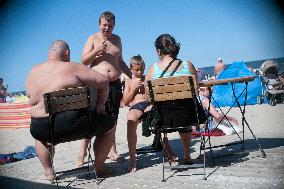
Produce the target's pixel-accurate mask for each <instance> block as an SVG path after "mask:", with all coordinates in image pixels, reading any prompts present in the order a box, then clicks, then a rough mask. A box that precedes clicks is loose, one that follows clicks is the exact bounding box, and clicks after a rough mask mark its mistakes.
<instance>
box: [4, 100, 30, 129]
mask: <svg viewBox="0 0 284 189" xmlns="http://www.w3.org/2000/svg"><path fill="white" fill-rule="evenodd" d="M30 122H31V115H30V105H28V104H27V103H12V104H8V103H0V128H28V127H30Z"/></svg>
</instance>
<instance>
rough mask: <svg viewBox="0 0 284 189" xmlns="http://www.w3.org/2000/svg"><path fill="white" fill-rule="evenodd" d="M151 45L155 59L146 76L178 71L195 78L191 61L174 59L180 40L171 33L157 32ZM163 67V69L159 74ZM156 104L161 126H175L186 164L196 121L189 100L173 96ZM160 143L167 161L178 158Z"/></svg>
mask: <svg viewBox="0 0 284 189" xmlns="http://www.w3.org/2000/svg"><path fill="white" fill-rule="evenodd" d="M155 47H156V52H157V55H158V57H159V62H158V63H154V64H153V65H151V66H150V68H149V71H148V73H147V75H146V80H152V79H157V78H160V77H161V76H162V77H163V78H167V77H171V76H173V77H174V76H182V75H195V77H196V78H197V73H196V70H195V68H194V66H193V64H192V63H191V62H189V61H181V60H179V59H177V55H178V53H179V50H180V44H179V43H177V42H176V40H175V38H174V37H172V36H171V35H169V34H162V35H160V36H159V37H158V38H157V39H156V41H155ZM169 65H170V66H169ZM168 66H169V67H168ZM167 67H168V69H167V71H166V72H165V73H164V74H162V73H163V71H164V70H165V69H166V68H167ZM156 105H157V107H158V111H159V113H160V115H161V127H162V128H164V129H165V128H167V129H168V128H173V129H174V128H175V129H177V130H178V132H179V134H180V138H181V142H182V145H183V151H184V157H183V163H184V164H190V163H191V157H190V152H189V148H190V141H191V125H192V124H194V123H196V122H197V121H196V119H194V118H193V117H194V116H192V114H193V113H195V109H194V106H193V105H194V104H193V101H192V100H190V99H189V100H175V101H167V102H161V104H159V102H158V103H157V104H156ZM181 128H182V129H181ZM166 140H167V139H166ZM164 145H165V150H166V152H167V155H168V158H169V161H176V160H177V159H178V158H177V156H176V155H175V153H173V151H172V150H171V147H170V146H169V145H167V142H166V143H165V144H164Z"/></svg>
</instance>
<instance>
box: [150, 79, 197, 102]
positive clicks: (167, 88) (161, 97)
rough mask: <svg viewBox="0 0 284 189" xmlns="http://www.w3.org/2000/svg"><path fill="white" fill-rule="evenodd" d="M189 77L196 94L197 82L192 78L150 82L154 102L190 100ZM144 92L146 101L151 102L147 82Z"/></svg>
mask: <svg viewBox="0 0 284 189" xmlns="http://www.w3.org/2000/svg"><path fill="white" fill-rule="evenodd" d="M189 77H192V79H193V82H194V89H195V94H196V95H197V94H198V89H197V86H198V85H197V82H196V78H195V77H194V76H179V77H169V78H159V79H154V80H151V85H152V91H153V96H154V101H167V100H177V99H187V98H192V92H191V85H190V83H189ZM145 91H146V95H147V99H148V101H151V98H150V97H151V94H150V89H149V86H148V82H147V81H146V82H145Z"/></svg>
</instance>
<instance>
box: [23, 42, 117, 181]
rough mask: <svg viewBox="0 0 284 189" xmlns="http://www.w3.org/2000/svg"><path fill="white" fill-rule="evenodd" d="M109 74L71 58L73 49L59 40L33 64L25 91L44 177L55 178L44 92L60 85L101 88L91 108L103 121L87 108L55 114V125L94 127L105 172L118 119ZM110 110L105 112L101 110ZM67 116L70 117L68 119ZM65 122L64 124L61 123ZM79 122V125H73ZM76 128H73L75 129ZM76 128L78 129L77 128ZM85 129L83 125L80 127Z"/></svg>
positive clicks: (100, 169)
mask: <svg viewBox="0 0 284 189" xmlns="http://www.w3.org/2000/svg"><path fill="white" fill-rule="evenodd" d="M108 82H109V80H108V78H107V77H106V76H104V75H102V74H100V73H99V72H97V71H95V70H93V69H90V68H88V67H87V66H83V65H81V64H78V63H72V62H70V50H69V46H68V44H67V43H66V42H64V41H62V40H57V41H55V42H53V43H52V45H51V46H50V48H49V51H48V60H47V61H45V62H44V63H41V64H38V65H36V66H35V67H33V68H32V70H31V71H30V73H29V75H28V77H27V80H26V93H27V95H28V97H29V104H30V105H31V106H32V107H31V110H30V113H31V124H30V132H31V135H32V136H33V137H34V138H35V148H36V152H37V156H38V158H39V160H40V162H41V164H42V166H43V169H44V177H45V179H48V180H52V179H53V178H54V170H53V168H52V163H51V151H52V149H51V145H49V144H50V143H51V138H50V126H49V116H48V114H47V113H46V111H45V105H44V99H43V94H45V93H48V92H52V91H55V90H59V89H64V88H69V87H80V86H93V87H96V88H97V89H98V99H97V104H98V106H97V107H98V108H97V109H96V111H92V118H94V119H95V120H97V119H98V118H99V116H100V118H102V117H104V119H103V121H105V122H106V121H107V122H109V123H108V124H102V123H98V122H94V121H92V120H90V119H89V116H88V115H89V114H88V113H87V112H88V111H87V110H85V109H81V110H77V111H69V112H65V113H61V114H60V116H57V117H56V118H55V128H58V127H63V126H64V127H65V128H70V129H71V131H69V132H72V133H76V132H78V131H77V130H76V128H82V127H86V126H88V125H89V126H90V127H95V128H96V129H97V130H95V132H96V134H95V135H96V140H95V142H94V146H95V151H96V153H95V170H96V171H97V173H98V174H103V173H104V171H105V170H106V166H105V164H104V162H105V160H106V157H107V154H108V152H109V150H110V148H111V145H112V139H113V136H114V131H115V128H113V125H114V123H115V120H113V119H112V117H111V115H110V112H109V110H108V107H107V106H105V102H106V101H107V97H108V95H107V94H108ZM104 112H108V113H107V114H106V115H105V114H102V113H104ZM66 120H68V121H66ZM62 123H64V124H65V125H62ZM73 124H76V127H75V126H74V125H73ZM72 129H73V130H72ZM74 129H75V130H74ZM80 131H82V129H80Z"/></svg>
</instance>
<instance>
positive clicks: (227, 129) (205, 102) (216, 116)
mask: <svg viewBox="0 0 284 189" xmlns="http://www.w3.org/2000/svg"><path fill="white" fill-rule="evenodd" d="M210 90H211V88H210V87H200V90H199V97H200V101H201V103H202V106H203V108H204V110H205V112H207V114H210V115H211V116H212V117H211V118H213V119H210V118H209V123H208V129H209V131H212V130H214V129H215V128H216V127H217V124H218V123H219V122H221V123H220V124H219V125H218V127H217V129H219V130H221V131H223V132H224V133H225V134H226V135H231V134H234V133H235V132H237V133H239V132H242V129H240V128H239V127H236V126H233V127H232V126H230V125H229V123H227V122H226V121H227V120H229V121H230V122H232V123H234V124H237V125H238V124H239V123H238V121H237V120H236V119H235V118H234V117H231V116H228V115H227V116H226V117H225V118H224V115H223V114H221V113H219V112H218V111H217V110H216V108H215V107H214V106H213V104H210V111H209V113H208V107H209V99H208V97H209V92H210ZM221 120H223V121H221Z"/></svg>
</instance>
